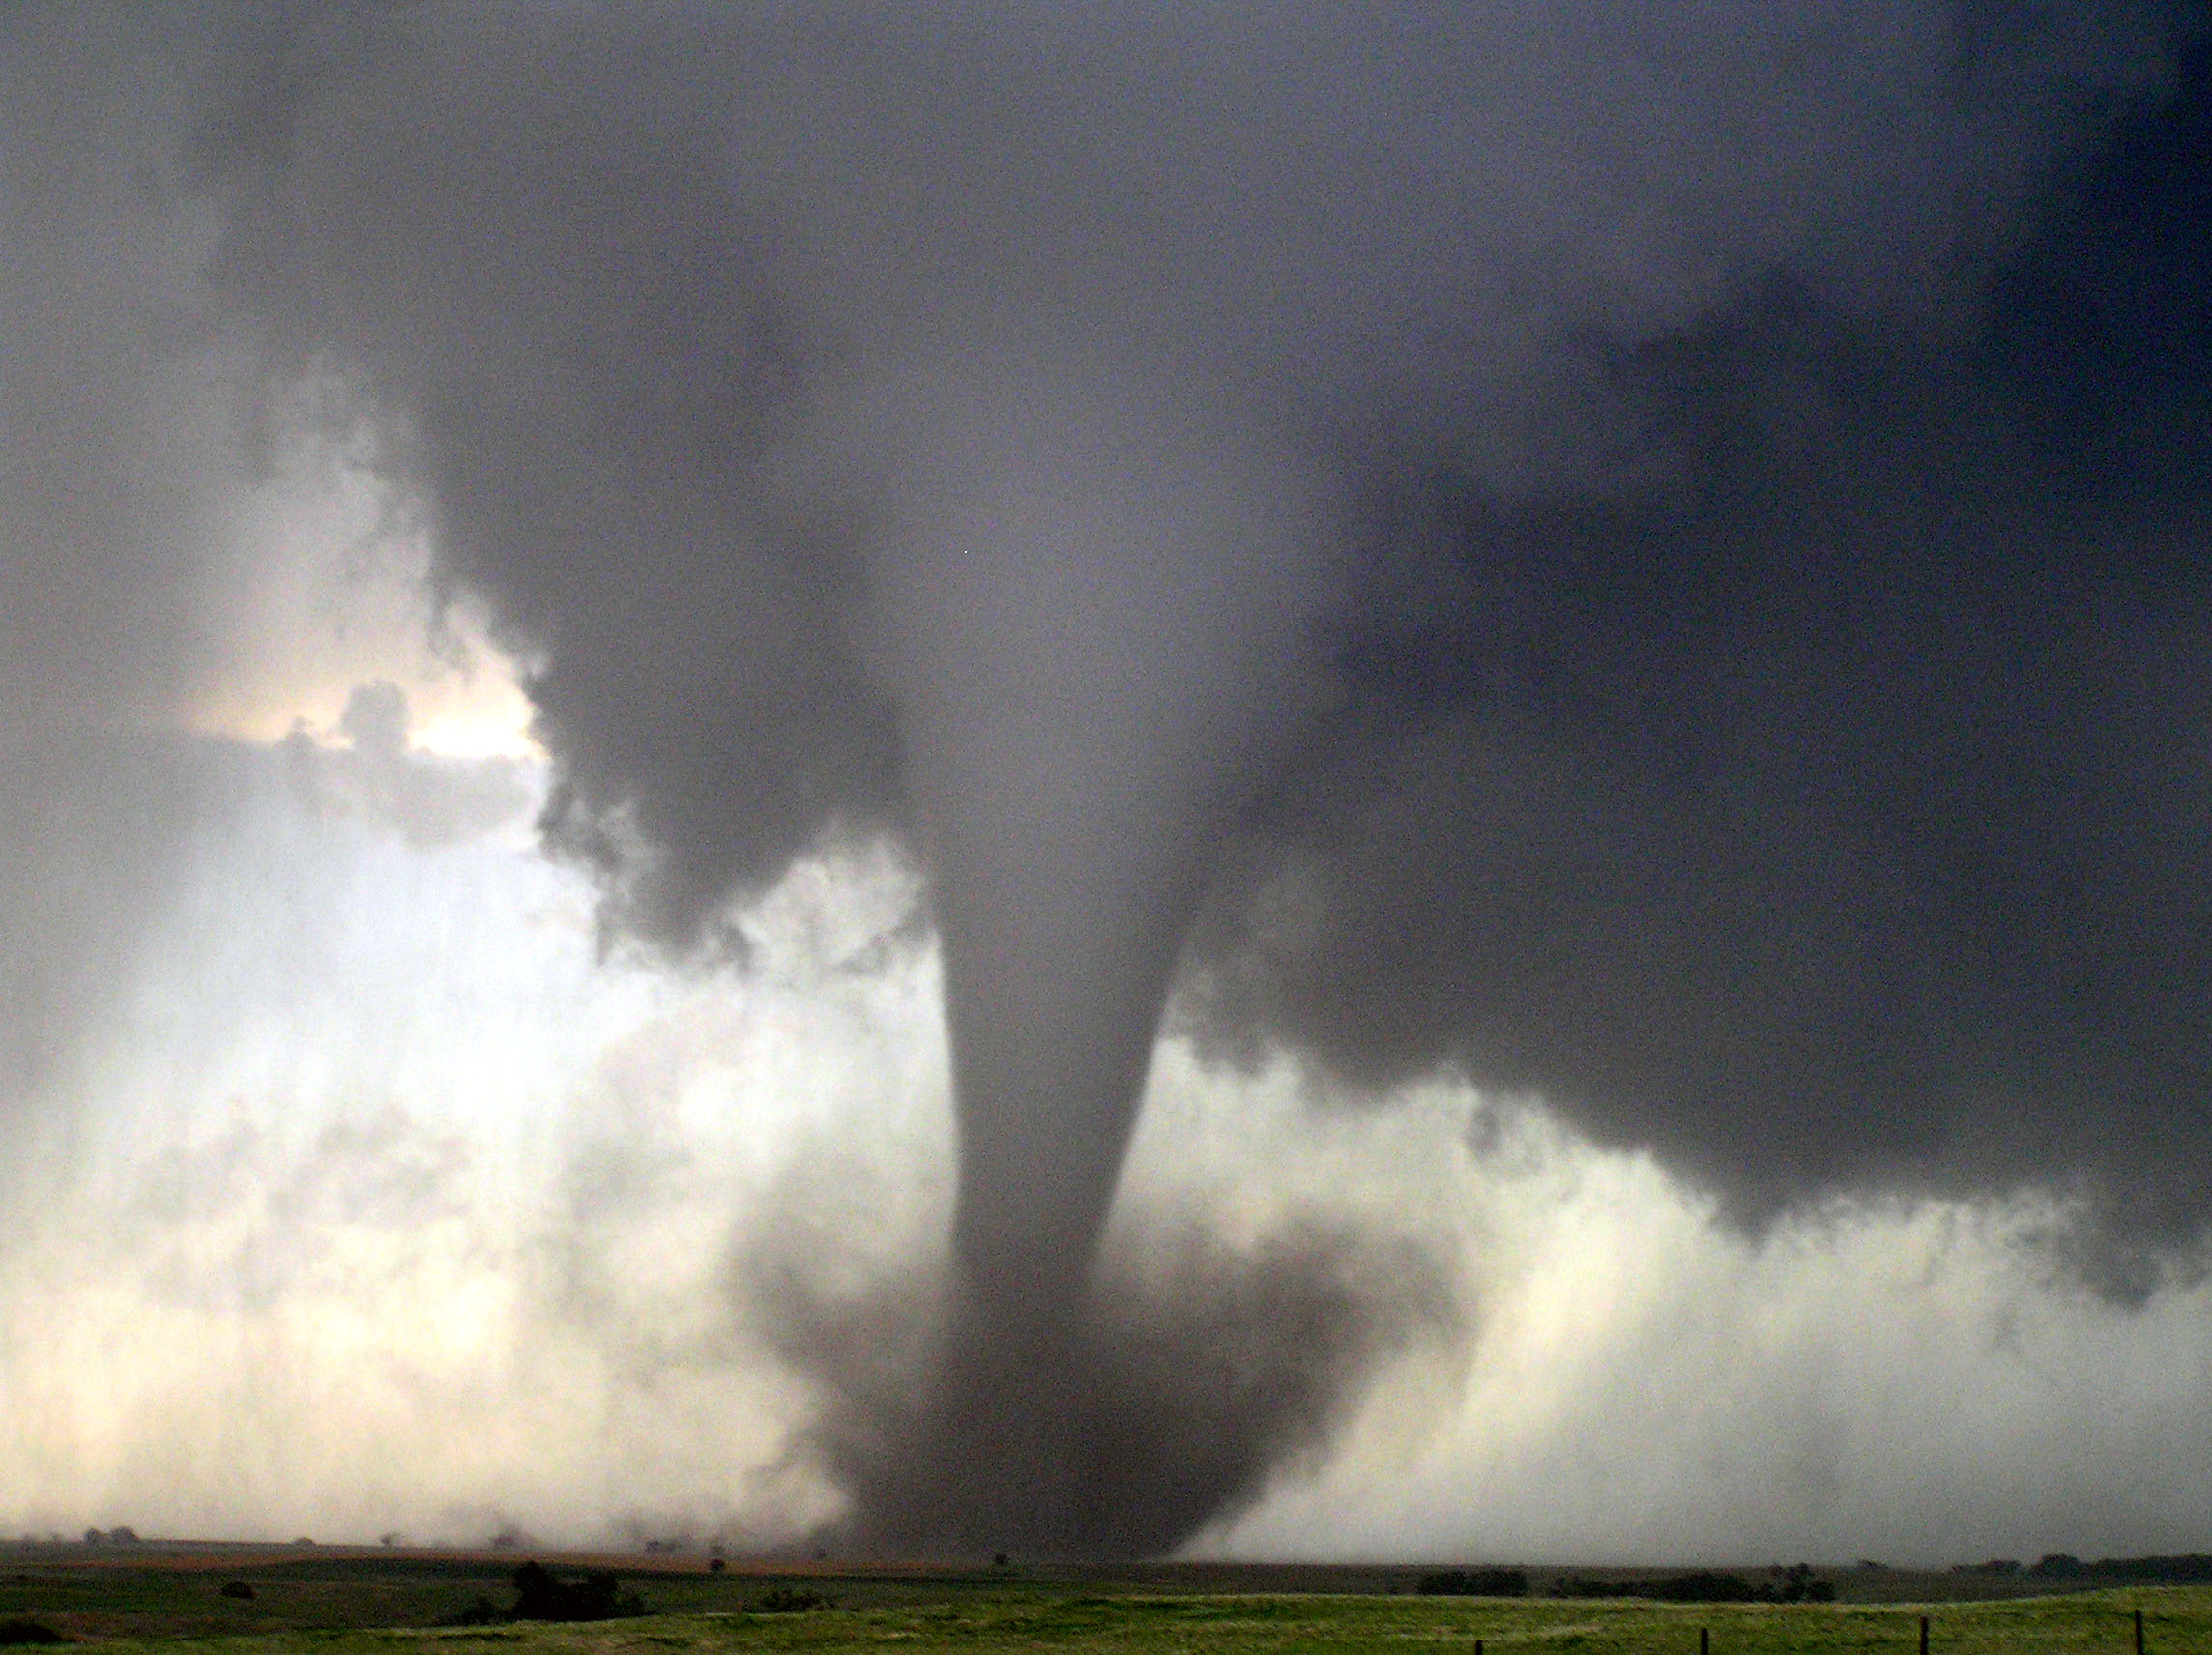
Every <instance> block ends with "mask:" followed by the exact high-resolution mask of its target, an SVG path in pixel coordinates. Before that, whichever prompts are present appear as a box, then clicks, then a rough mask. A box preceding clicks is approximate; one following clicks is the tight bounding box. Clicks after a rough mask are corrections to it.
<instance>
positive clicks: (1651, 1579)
mask: <svg viewBox="0 0 2212 1655" xmlns="http://www.w3.org/2000/svg"><path fill="white" fill-rule="evenodd" d="M1420 1589H1421V1590H1422V1591H1423V1592H1424V1593H1427V1594H1429V1595H1430V1596H1433V1597H1483V1598H1518V1597H1526V1596H1528V1593H1529V1591H1530V1590H1531V1586H1530V1582H1529V1579H1528V1571H1527V1570H1526V1569H1433V1570H1431V1571H1430V1572H1429V1573H1428V1574H1425V1575H1423V1576H1422V1577H1421V1580H1420ZM1549 1595H1550V1596H1552V1597H1559V1598H1646V1599H1649V1600H1651V1601H1652V1602H1655V1603H1831V1602H1833V1601H1834V1599H1835V1596H1836V1587H1835V1582H1832V1581H1824V1580H1821V1579H1820V1578H1819V1577H1818V1576H1817V1575H1815V1574H1814V1573H1813V1566H1812V1564H1810V1563H1792V1564H1790V1566H1789V1567H1788V1568H1783V1567H1781V1566H1779V1565H1778V1566H1777V1567H1776V1568H1775V1570H1774V1572H1773V1575H1772V1578H1771V1579H1769V1580H1767V1581H1764V1582H1761V1581H1755V1580H1751V1579H1748V1578H1746V1577H1745V1576H1742V1575H1732V1574H1725V1573H1723V1572H1721V1571H1720V1570H1717V1569H1689V1570H1685V1571H1683V1572H1681V1573H1679V1574H1673V1575H1644V1576H1632V1577H1629V1578H1626V1579H1615V1578H1614V1577H1611V1576H1604V1575H1561V1576H1559V1577H1558V1578H1557V1580H1555V1581H1554V1582H1552V1589H1551V1592H1550V1593H1549Z"/></svg>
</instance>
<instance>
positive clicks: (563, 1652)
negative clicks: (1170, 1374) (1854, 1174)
mask: <svg viewBox="0 0 2212 1655" xmlns="http://www.w3.org/2000/svg"><path fill="white" fill-rule="evenodd" d="M564 1562H565V1564H566V1566H567V1567H568V1570H569V1571H570V1572H573V1570H574V1568H575V1567H576V1564H575V1562H574V1561H572V1560H564ZM513 1563H514V1559H512V1558H495V1557H453V1558H449V1559H433V1558H422V1557H418V1558H414V1559H408V1560H405V1561H402V1560H400V1559H389V1560H388V1559H379V1558H374V1557H357V1558H346V1557H340V1556H332V1555H325V1556H322V1557H317V1558H311V1559H308V1558H301V1559H293V1558H285V1557H277V1556H272V1555H270V1554H268V1553H261V1554H259V1555H251V1556H249V1555H241V1556H238V1557H236V1558H228V1559H226V1558H221V1557H216V1558H209V1557H206V1556H204V1555H203V1556H199V1557H196V1558H192V1559H186V1560H175V1561H170V1562H167V1563H162V1562H159V1561H156V1560H153V1559H146V1560H141V1561H131V1562H125V1561H123V1560H121V1559H118V1560H116V1561H115V1562H113V1563H102V1564H99V1565H88V1564H75V1565H73V1566H66V1567H64V1566H48V1567H45V1568H43V1569H41V1568H23V1567H17V1568H14V1569H10V1570H8V1571H7V1572H6V1573H5V1574H0V1622H6V1621H8V1620H11V1619H30V1620H34V1621H35V1622H36V1623H37V1624H38V1625H41V1626H44V1627H50V1628H51V1629H53V1630H54V1631H56V1632H59V1633H61V1634H63V1635H64V1636H67V1637H69V1638H71V1639H72V1640H87V1641H96V1642H98V1643H99V1645H100V1648H101V1650H102V1655H125V1652H126V1651H145V1652H146V1655H155V1652H157V1651H158V1652H160V1655H261V1652H267V1655H283V1652H289V1651H314V1652H315V1655H684V1652H686V1651H699V1652H701V1655H713V1652H717V1651H722V1650H738V1649H745V1650H759V1651H762V1652H763V1655H773V1652H788V1655H832V1652H837V1651H879V1650H880V1651H883V1652H884V1655H937V1652H939V1651H944V1652H954V1651H965V1652H975V1655H983V1652H989V1651H1000V1650H1015V1649H1024V1650H1029V1649H1042V1650H1062V1651H1066V1652H1068V1655H1212V1652H1216V1651H1218V1652H1220V1655H1244V1652H1250V1655H1309V1652H1310V1655H1328V1652H1334V1651H1345V1652H1347V1655H1350V1652H1351V1651H1355V1650H1356V1651H1362V1652H1373V1651H1390V1650H1393V1649H1396V1650H1401V1651H1403V1652H1404V1655H1426V1652H1428V1651H1435V1652H1436V1655H1446V1652H1449V1655H1471V1652H1472V1651H1473V1649H1474V1647H1475V1644H1476V1641H1477V1640H1481V1643H1482V1645H1483V1650H1484V1655H1491V1652H1492V1651H1499V1652H1508V1651H1529V1652H1538V1651H1549V1650H1559V1651H1566V1650H1575V1651H1585V1652H1588V1655H1612V1652H1618V1655H1657V1652H1659V1651H1672V1652H1674V1655H1691V1652H1693V1651H1695V1650H1697V1648H1698V1647H1699V1633H1700V1630H1701V1629H1703V1630H1705V1631H1706V1632H1707V1633H1709V1635H1710V1647H1711V1650H1712V1655H1762V1652H1768V1651H1775V1652H1779V1651H1785V1650H1789V1651H1797V1650H1803V1651H1832V1652H1839V1655H1840V1652H1843V1651H1852V1652H1859V1651H1868V1652H1871V1651H1877V1650H1886V1651H1897V1652H1899V1655H1907V1652H1911V1651H1917V1649H1918V1648H1919V1634H1920V1617H1921V1615H1922V1614H1923V1613H1926V1614H1928V1615H1929V1616H1930V1617H1931V1628H1930V1630H1931V1638H1930V1649H1931V1651H1932V1655H1933V1652H1940V1655H1997V1652H1999V1651H2002V1652H2004V1655H2039V1652H2042V1651H2049V1652H2051V1655H2058V1652H2061V1651H2065V1652H2068V1655H2072V1652H2083V1655H2086V1652H2088V1651H2110V1652H2111V1655H2128V1652H2130V1651H2132V1650H2133V1649H2134V1647H2135V1630H2134V1614H2133V1611H2135V1610H2136V1609H2138V1608H2140V1609H2141V1610H2142V1611H2144V1615H2145V1631H2146V1640H2145V1643H2146V1648H2147V1649H2148V1650H2150V1651H2152V1652H2153V1655H2182V1652H2189V1655H2212V1587H2185V1588H2141V1589H2128V1590H2117V1591H2095V1592H2077V1593H2072V1594H2069V1595H2065V1596H2059V1597H2020V1598H2012V1599H2007V1600H2002V1601H1991V1602H1956V1601H1954V1602H1942V1603H1933V1604H1925V1605H1923V1604H1910V1603H1864V1602H1862V1603H1844V1604H1806V1605H1787V1606H1785V1605H1660V1604H1651V1603H1644V1602H1641V1601H1634V1600H1624V1599H1595V1600H1589V1599H1584V1600H1575V1599H1565V1600H1559V1599H1542V1598H1531V1599H1527V1600H1516V1599H1499V1598H1446V1597H1421V1596H1416V1595H1410V1594H1407V1593H1404V1592H1403V1591H1400V1592H1397V1593H1366V1594H1354V1593H1343V1592H1336V1593H1329V1592H1254V1591H1243V1592H1237V1591H1208V1592H1193V1591H1187V1590H1186V1591H1180V1592H1172V1593H1171V1592H1161V1591H1158V1590H1157V1589H1156V1588H1153V1589H1146V1588H1145V1587H1144V1586H1143V1584H1142V1582H1131V1581H1130V1580H1128V1579H1127V1578H1122V1579H1120V1580H1112V1581H1109V1582H1106V1583H1107V1586H1108V1589H1106V1590H1095V1591H1094V1590H1086V1589H1084V1587H1083V1585H1082V1583H1081V1582H1077V1581H1075V1580H1073V1579H1071V1578H1067V1577H1062V1578H1060V1579H1057V1580H1051V1581H1047V1580H1038V1579H1031V1580H1015V1579H1009V1578H1006V1577H1004V1576H990V1575H967V1576H958V1575H927V1574H921V1573H914V1572H909V1573H904V1574H902V1573H898V1572H875V1573H870V1574H865V1575H860V1574H851V1573H840V1572H833V1571H823V1572H820V1573H817V1574H815V1575H813V1576H811V1577H808V1578H806V1579H804V1580H801V1581H798V1582H791V1583H792V1584H794V1585H797V1586H801V1587H804V1588H805V1589H807V1590H809V1591H812V1592H814V1593H817V1594H819V1595H821V1596H822V1597H824V1598H826V1599H827V1600H829V1607H822V1608H815V1609H810V1610H804V1611H781V1612H757V1611H748V1610H747V1609H746V1608H745V1607H744V1606H745V1605H747V1604H748V1603H751V1604H757V1603H759V1602H760V1601H761V1599H762V1597H763V1594H764V1593H765V1592H766V1591H768V1590H770V1589H771V1587H772V1585H773V1583H774V1582H772V1581H771V1579H770V1578H768V1577H765V1576H759V1575H752V1574H748V1573H745V1572H742V1571H741V1570H732V1571H731V1572H729V1573H726V1574H720V1575H709V1574H707V1573H706V1572H705V1571H704V1570H703V1569H700V1568H699V1567H698V1566H697V1565H695V1564H694V1565H692V1566H691V1567H689V1568H682V1569H665V1570H661V1571H658V1572H655V1571H651V1570H638V1569H628V1570H626V1571H625V1586H626V1589H627V1590H635V1591H636V1592H638V1593H639V1594H640V1595H641V1596H642V1597H643V1598H644V1599H645V1601H646V1603H647V1605H648V1606H649V1607H650V1608H652V1609H653V1610H655V1611H660V1612H655V1613H652V1614H648V1615H645V1616H642V1617H637V1618H628V1619H622V1620H612V1621H600V1622H589V1623H575V1624H542V1623H520V1624H507V1625H493V1626H452V1625H450V1624H439V1623H441V1622H451V1620H452V1619H454V1618H455V1616H456V1615H457V1614H458V1613H459V1612H460V1611H463V1610H465V1609H466V1607H467V1606H468V1605H469V1604H470V1603H471V1602H472V1601H474V1600H475V1599H477V1598H479V1597H488V1598H490V1599H493V1600H494V1601H496V1602H498V1603H500V1604H503V1605H504V1604H505V1603H508V1602H509V1601H511V1599H512V1593H511V1592H510V1591H508V1590H506V1589H505V1583H506V1578H507V1575H508V1573H509V1572H510V1571H511V1569H512V1567H513ZM233 1580H238V1581H245V1582H249V1583H251V1585H252V1586H253V1589H254V1595H253V1597H252V1598H251V1599H250V1600H238V1599H229V1598H224V1597H222V1596H221V1595H220V1587H221V1586H222V1585H223V1584H225V1583H227V1582H230V1581H233ZM10 1655H13V1651H11V1652H10Z"/></svg>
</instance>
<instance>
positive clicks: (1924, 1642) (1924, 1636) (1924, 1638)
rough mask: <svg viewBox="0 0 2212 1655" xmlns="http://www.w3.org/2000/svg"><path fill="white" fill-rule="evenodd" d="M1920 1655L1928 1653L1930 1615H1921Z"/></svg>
mask: <svg viewBox="0 0 2212 1655" xmlns="http://www.w3.org/2000/svg"><path fill="white" fill-rule="evenodd" d="M1920 1655H1928V1617H1927V1616H1926V1615H1922V1616H1921V1617H1920Z"/></svg>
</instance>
